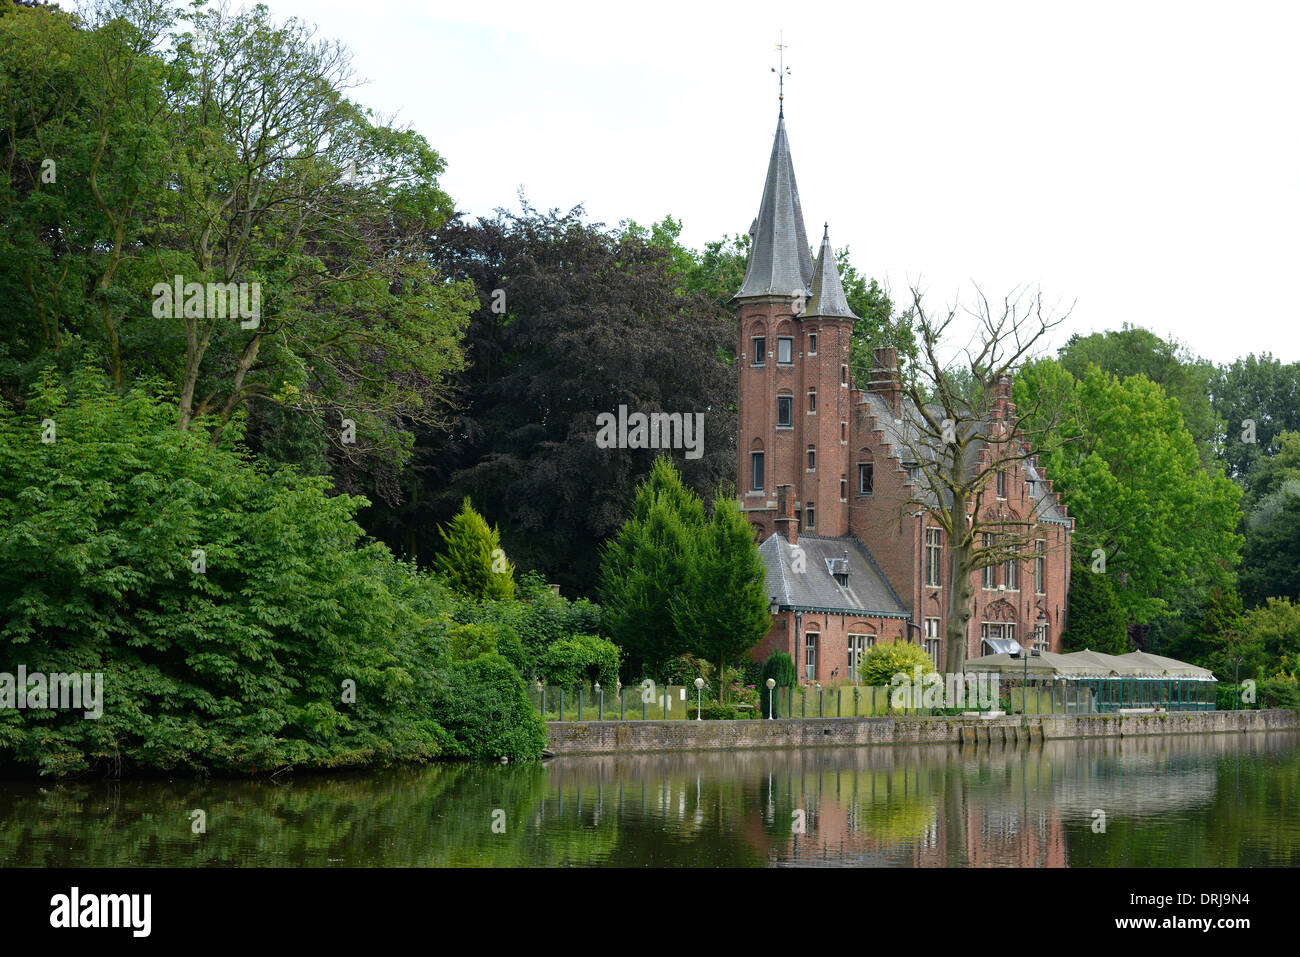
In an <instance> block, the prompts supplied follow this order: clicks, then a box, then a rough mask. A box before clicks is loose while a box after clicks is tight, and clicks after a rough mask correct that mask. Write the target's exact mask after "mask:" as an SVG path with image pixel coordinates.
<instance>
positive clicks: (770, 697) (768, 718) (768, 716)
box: [767, 678, 776, 721]
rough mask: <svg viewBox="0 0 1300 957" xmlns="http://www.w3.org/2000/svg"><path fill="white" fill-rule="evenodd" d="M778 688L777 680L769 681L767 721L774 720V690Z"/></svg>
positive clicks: (769, 679)
mask: <svg viewBox="0 0 1300 957" xmlns="http://www.w3.org/2000/svg"><path fill="white" fill-rule="evenodd" d="M775 687H776V679H775V678H768V679H767V720H768V721H771V720H772V689H773V688H775Z"/></svg>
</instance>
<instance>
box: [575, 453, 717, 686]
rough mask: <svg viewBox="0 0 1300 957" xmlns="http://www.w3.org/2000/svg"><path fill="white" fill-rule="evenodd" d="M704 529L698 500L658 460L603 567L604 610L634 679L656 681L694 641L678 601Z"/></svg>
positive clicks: (607, 550) (661, 459)
mask: <svg viewBox="0 0 1300 957" xmlns="http://www.w3.org/2000/svg"><path fill="white" fill-rule="evenodd" d="M706 524H707V519H706V516H705V511H704V505H703V503H702V502H701V501H700V499H699V496H697V495H696V494H695V493H694V492H693V491H691V490H690V489H688V488H687V487H686V486H685V485H684V484H683V482H682V479H681V476H680V475H679V474H678V473H677V470H676V469H675V468H673V465H672V462H671V461H670V460H669V459H668V458H667V457H665V456H660V457H659V458H657V459H656V460H655V462H654V465H653V466H652V467H651V470H650V475H649V476H648V477H647V478H646V480H645V481H643V482H642V483H641V485H640V487H638V489H637V492H636V499H635V501H634V502H633V505H632V514H631V516H630V517H629V518H628V519H627V521H626V522H624V523H623V526H622V528H620V529H619V531H618V534H617V535H615V536H614V538H613V539H611V540H610V541H609V542H608V543H607V544H606V546H605V549H604V552H603V556H602V561H601V568H600V581H601V586H600V587H601V592H600V594H601V607H602V608H603V610H604V613H605V616H606V621H607V623H608V626H609V630H610V634H611V636H612V637H613V639H614V642H615V643H616V644H617V645H618V646H619V647H620V648H622V649H623V652H624V659H623V660H624V665H625V667H626V668H630V669H631V670H630V671H629V672H628V675H627V676H628V677H639V676H640V675H638V674H634V673H633V672H634V671H636V669H638V668H640V669H644V670H643V671H642V672H641V673H642V674H658V673H659V672H660V669H662V668H663V667H664V666H665V665H666V664H667V662H668V661H669V659H671V658H673V657H674V656H676V655H679V654H682V653H684V652H688V651H689V650H690V648H691V638H690V636H689V635H686V634H684V633H683V632H682V631H681V630H679V628H678V627H677V623H676V621H674V617H673V612H672V608H673V600H674V598H676V597H677V596H679V595H682V594H685V593H686V592H687V590H688V589H689V587H690V582H691V581H692V568H691V553H692V548H693V542H694V541H695V540H696V539H697V537H698V536H699V533H700V530H701V529H703V528H704V527H705V525H706Z"/></svg>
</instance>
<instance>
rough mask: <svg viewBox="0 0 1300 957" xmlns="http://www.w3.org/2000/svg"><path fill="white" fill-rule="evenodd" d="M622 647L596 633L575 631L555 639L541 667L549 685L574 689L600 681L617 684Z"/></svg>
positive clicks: (543, 658)
mask: <svg viewBox="0 0 1300 957" xmlns="http://www.w3.org/2000/svg"><path fill="white" fill-rule="evenodd" d="M618 665H619V650H618V646H616V645H615V644H614V643H613V642H610V641H606V640H605V639H604V638H599V637H597V636H596V635H573V636H572V637H569V638H561V639H559V640H558V641H553V642H551V644H550V645H549V646H548V647H547V649H546V654H545V655H544V656H543V657H542V662H541V671H542V675H543V677H544V678H545V680H546V683H547V684H548V685H551V686H552V687H556V688H563V689H565V690H571V689H574V688H576V687H577V686H578V685H579V684H582V683H586V684H593V683H595V682H597V681H599V682H600V683H601V684H603V685H605V686H607V687H610V688H612V687H614V684H615V682H616V681H618Z"/></svg>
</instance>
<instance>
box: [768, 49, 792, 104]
mask: <svg viewBox="0 0 1300 957" xmlns="http://www.w3.org/2000/svg"><path fill="white" fill-rule="evenodd" d="M784 39H785V31H784V30H782V31H780V32H779V33H778V34H777V41H776V52H777V55H778V56H779V57H780V60H779V61H778V62H779V63H780V64H781V65H780V68H779V69H778V68H777V67H772V72H773V73H775V74H776V75H777V83H776V90H777V98H776V99H777V102H778V103H779V104H780V110H779V112H780V115H781V116H785V77H786V74H787V73H789V72H790V70H789V68H788V67H787V66H786V65H785V47H786V44H785V43H783V42H782V41H783V40H784Z"/></svg>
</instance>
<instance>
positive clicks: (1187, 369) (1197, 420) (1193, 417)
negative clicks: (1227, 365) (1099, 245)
mask: <svg viewBox="0 0 1300 957" xmlns="http://www.w3.org/2000/svg"><path fill="white" fill-rule="evenodd" d="M1057 360H1058V361H1059V362H1060V364H1061V367H1062V368H1064V369H1065V370H1066V371H1067V372H1069V373H1070V374H1071V375H1073V376H1074V377H1075V378H1076V379H1083V378H1084V376H1085V374H1086V373H1087V371H1088V367H1089V366H1097V367H1098V368H1099V369H1101V370H1102V371H1103V372H1106V373H1108V374H1110V375H1113V376H1115V377H1116V378H1117V379H1127V378H1129V377H1131V376H1135V375H1142V376H1145V377H1146V378H1147V379H1149V380H1150V381H1151V382H1154V383H1155V384H1156V385H1158V386H1160V388H1161V389H1163V390H1164V392H1165V394H1166V395H1168V396H1170V397H1171V398H1173V399H1174V400H1175V401H1176V402H1177V403H1178V410H1179V412H1181V413H1182V419H1183V426H1184V427H1185V428H1186V429H1187V431H1188V432H1189V433H1190V434H1191V436H1192V441H1193V442H1195V443H1196V448H1197V451H1198V453H1199V455H1200V461H1201V463H1202V464H1206V465H1208V464H1209V461H1210V458H1211V456H1212V454H1213V441H1214V439H1215V437H1216V436H1217V434H1218V433H1219V431H1220V425H1219V422H1218V421H1217V417H1216V415H1215V410H1214V409H1213V408H1212V407H1211V403H1210V383H1211V381H1212V380H1213V379H1214V377H1215V369H1214V367H1213V366H1212V365H1211V364H1210V363H1209V362H1207V361H1205V360H1204V359H1200V358H1198V357H1197V356H1195V355H1193V354H1192V353H1191V352H1190V351H1189V350H1188V348H1187V347H1186V346H1185V345H1182V344H1181V343H1179V342H1176V341H1174V340H1166V339H1161V338H1160V337H1159V336H1157V335H1155V334H1154V333H1152V332H1149V331H1148V330H1146V329H1141V328H1139V327H1137V326H1132V325H1130V324H1128V323H1124V326H1123V328H1122V329H1120V330H1119V331H1115V330H1107V331H1105V332H1094V333H1092V334H1091V335H1087V336H1081V335H1078V334H1075V335H1073V336H1071V337H1070V339H1069V341H1067V342H1066V344H1065V345H1064V346H1063V347H1062V348H1061V351H1060V353H1059V354H1058V356H1057Z"/></svg>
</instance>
